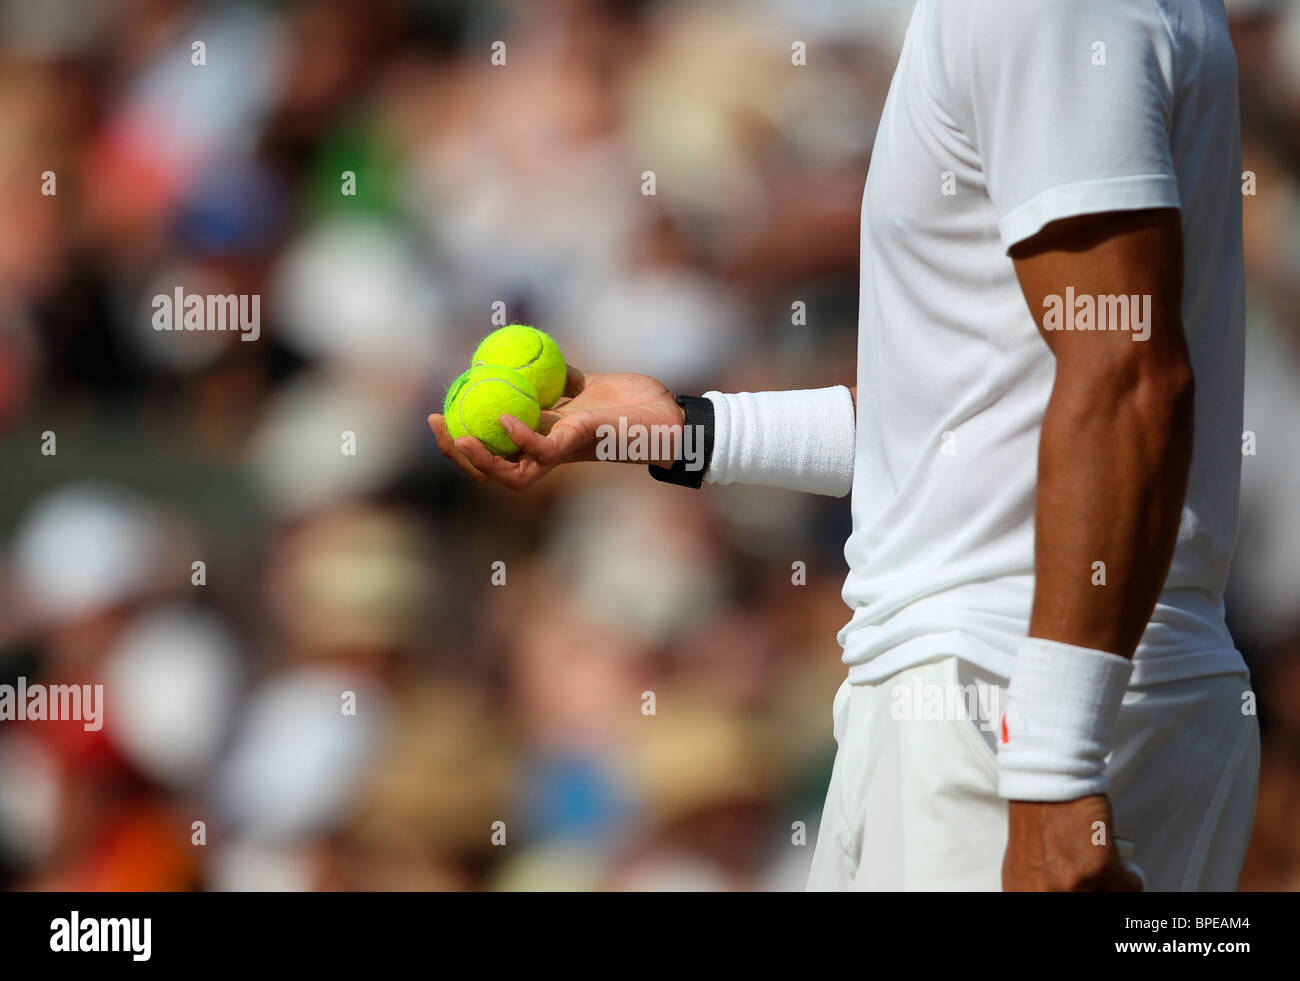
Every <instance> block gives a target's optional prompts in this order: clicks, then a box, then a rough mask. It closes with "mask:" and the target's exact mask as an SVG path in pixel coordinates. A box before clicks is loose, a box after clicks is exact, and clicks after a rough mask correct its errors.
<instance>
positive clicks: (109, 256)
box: [0, 0, 1300, 890]
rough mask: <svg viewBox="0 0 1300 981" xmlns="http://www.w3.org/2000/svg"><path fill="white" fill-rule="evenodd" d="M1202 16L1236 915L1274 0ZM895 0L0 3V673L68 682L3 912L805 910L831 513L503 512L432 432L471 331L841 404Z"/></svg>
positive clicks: (34, 756)
mask: <svg viewBox="0 0 1300 981" xmlns="http://www.w3.org/2000/svg"><path fill="white" fill-rule="evenodd" d="M1229 8H1230V11H1231V13H1232V16H1233V22H1234V36H1235V38H1236V41H1237V45H1238V55H1239V60H1240V62H1241V70H1242V78H1241V93H1242V106H1243V120H1244V124H1245V155H1246V167H1247V168H1248V169H1249V170H1251V171H1253V172H1254V173H1255V175H1256V177H1257V180H1256V182H1255V192H1256V193H1255V195H1254V196H1250V197H1247V198H1246V199H1245V212H1246V236H1247V237H1246V241H1247V253H1246V261H1247V273H1248V277H1249V287H1250V294H1249V297H1248V301H1249V306H1250V312H1249V316H1250V320H1249V333H1250V349H1249V368H1248V372H1249V377H1248V384H1247V407H1246V427H1247V429H1248V430H1249V431H1251V432H1253V433H1254V434H1255V440H1254V446H1253V449H1254V452H1253V454H1252V455H1247V456H1245V457H1244V459H1243V464H1244V470H1245V474H1244V482H1243V522H1242V534H1241V539H1240V543H1239V546H1238V558H1237V562H1236V570H1235V572H1234V580H1233V586H1232V596H1231V602H1230V606H1229V614H1230V618H1231V624H1232V626H1233V629H1234V634H1235V636H1236V637H1237V638H1238V641H1239V646H1240V647H1241V649H1242V650H1243V652H1245V653H1246V654H1247V656H1248V658H1249V660H1250V663H1251V667H1252V670H1253V672H1254V677H1255V688H1256V690H1257V691H1258V692H1259V696H1260V712H1261V721H1262V724H1263V726H1264V759H1263V774H1262V780H1261V790H1260V804H1259V815H1258V821H1257V825H1256V831H1255V838H1254V842H1253V844H1252V850H1251V853H1250V856H1249V858H1248V862H1247V868H1246V871H1245V873H1244V876H1243V880H1242V887H1243V888H1247V889H1297V888H1300V656H1297V655H1300V492H1298V490H1297V489H1298V488H1300V452H1298V451H1300V443H1298V442H1297V440H1296V437H1295V433H1296V432H1297V431H1300V302H1297V301H1300V3H1285V2H1274V3H1269V2H1258V0H1256V2H1250V3H1243V2H1230V3H1229ZM910 10H911V4H910V3H909V2H907V0H853V2H848V0H845V2H829V3H821V4H808V3H803V2H800V0H749V2H739V0H737V2H725V0H716V2H668V0H663V2H653V0H301V2H294V0H282V2H270V0H265V2H252V0H250V2H242V3H241V2H216V0H213V2H199V0H99V2H96V3H85V2H82V0H7V2H0V45H2V47H0V202H2V209H0V213H2V214H3V215H4V221H3V223H2V224H0V473H3V477H4V479H3V481H2V482H0V541H3V543H4V550H3V560H4V561H3V570H2V571H3V581H2V582H0V587H2V589H0V592H2V595H3V612H0V684H14V683H15V681H16V679H17V678H19V677H23V678H26V679H27V681H28V682H29V683H32V682H40V683H45V684H61V683H68V684H73V683H76V684H81V683H92V684H103V685H104V692H105V699H106V705H105V708H104V724H103V728H102V729H100V730H94V731H87V730H86V729H85V728H84V726H82V725H81V724H80V723H68V724H63V723H52V722H51V723H43V724H39V725H37V724H12V723H5V722H0V888H9V889H74V890H82V889H85V890H98V889H150V890H171V889H210V890H250V889H286V890H300V889H304V890H305V889H357V890H396V889H709V890H713V889H718V890H741V889H744V890H755V889H797V888H801V887H802V885H803V882H804V878H805V876H806V871H807V867H808V863H809V861H810V859H811V851H812V846H813V843H814V840H815V836H816V829H817V823H818V820H819V817H820V808H821V801H822V795H823V792H824V789H825V785H826V781H827V779H828V776H829V772H830V764H831V760H832V758H833V754H834V743H833V740H832V737H831V726H830V711H831V699H832V696H833V694H834V691H835V689H836V687H837V685H838V684H839V681H840V680H841V678H842V676H843V668H842V666H841V664H840V663H839V660H838V655H839V649H838V646H837V645H836V642H835V634H836V631H837V630H838V629H839V628H840V627H841V626H842V625H843V623H844V622H845V621H846V620H847V619H848V610H847V609H846V608H845V607H844V606H843V604H842V602H841V600H840V597H839V590H840V586H841V583H842V580H843V576H844V573H845V571H846V570H845V567H844V560H843V556H842V547H843V543H844V540H845V538H846V537H847V534H848V530H849V514H848V506H847V502H846V501H834V500H825V499H819V498H811V497H807V496H798V495H792V494H787V493H784V492H778V491H767V490H762V489H754V488H743V487H732V488H712V489H710V490H709V491H708V492H707V493H704V494H701V495H694V496H691V495H688V494H687V492H685V491H680V490H676V489H673V488H667V487H664V486H662V485H659V484H656V483H654V482H652V481H651V480H649V478H648V477H647V475H646V474H645V472H644V468H638V467H616V466H610V465H599V464H592V465H581V466H575V467H571V468H567V469H566V470H565V471H562V472H560V473H557V474H554V475H552V476H551V477H550V478H548V479H547V480H546V481H544V482H543V483H542V484H541V485H539V486H538V487H537V488H535V489H534V490H533V491H530V492H528V493H526V494H522V495H513V494H510V493H509V492H506V491H504V490H500V489H498V488H492V487H488V488H483V487H479V486H477V485H474V484H472V483H470V482H469V481H468V480H466V479H464V478H463V477H462V476H461V475H460V474H459V473H458V472H457V471H455V470H454V469H453V468H452V467H451V466H450V465H449V464H447V463H446V462H445V461H444V460H443V459H442V457H441V456H440V455H439V454H438V453H437V450H436V446H435V444H434V441H433V437H432V435H431V434H430V433H429V431H428V429H427V427H426V424H425V416H426V415H427V413H428V412H430V411H436V410H437V409H438V408H439V407H440V405H441V398H442V392H443V388H444V386H445V385H446V383H447V382H448V381H450V379H451V378H453V377H454V376H455V375H456V374H458V373H459V372H460V371H461V370H463V368H464V366H465V364H466V361H467V359H468V356H469V353H470V352H471V351H472V350H473V348H474V346H475V344H476V343H477V341H478V339H479V338H480V336H481V335H483V334H484V333H486V332H487V331H489V330H490V329H492V327H493V326H494V325H495V324H496V323H502V322H506V321H507V320H508V321H510V322H514V321H520V322H525V323H535V324H537V325H538V326H540V327H542V328H544V329H546V330H548V331H550V332H551V333H552V334H553V335H554V336H555V337H556V339H557V340H558V341H559V343H560V345H561V347H562V348H563V349H564V351H565V354H566V356H567V358H568V360H569V361H570V363H573V364H576V365H578V366H579V367H581V368H583V369H584V370H589V371H610V370H635V371H642V372H646V373H648V374H651V375H655V376H656V377H658V378H660V379H661V380H663V381H664V382H665V383H666V384H668V385H669V386H670V387H671V388H672V389H674V390H677V391H702V390H704V389H705V388H711V387H717V388H722V389H724V390H733V391H740V390H761V389H776V388H802V387H817V386H823V385H832V384H840V383H849V384H851V383H852V381H853V363H854V362H853V352H854V349H855V344H856V310H857V308H856V304H857V271H858V221H859V207H860V203H861V193H862V183H863V180H864V178H865V174H866V167H867V164H868V162H869V159H870V149H871V144H872V141H873V138H874V132H875V122H876V119H877V118H878V116H879V112H880V108H881V105H882V103H883V99H884V95H885V92H886V90H887V87H888V83H889V79H890V76H891V74H892V71H893V65H894V61H895V58H896V54H897V50H898V47H899V44H900V43H901V37H902V31H903V29H904V28H905V26H906V23H907V19H908V17H909V15H910ZM197 42H201V43H197ZM796 42H802V44H803V45H804V46H805V49H806V52H807V56H806V64H795V63H792V54H795V53H796V48H797V45H796ZM792 45H796V47H795V48H792ZM796 60H798V58H797V56H796ZM49 175H53V183H52V184H51V182H50V180H49ZM43 190H44V191H45V193H42V191H43ZM51 190H53V193H50V191H51ZM647 190H653V193H646V192H647ZM353 192H354V193H353ZM178 287H179V288H181V289H183V290H184V291H185V292H186V293H198V294H247V295H257V296H259V297H260V298H261V329H260V336H259V338H258V339H257V340H256V341H255V342H253V343H245V342H243V341H242V340H241V338H240V336H239V335H238V334H234V333H217V332H165V331H157V330H154V329H153V328H152V326H151V314H152V310H151V300H152V298H153V297H154V296H156V295H158V294H166V295H170V294H171V293H172V292H173V291H174V290H175V289H176V288H178ZM494 318H497V319H496V320H494ZM502 318H504V319H502ZM349 436H350V437H351V443H350V444H349V441H348V439H347V438H346V437H349ZM349 445H350V446H351V447H352V448H353V451H351V452H349V451H348V449H347V447H348V446H349ZM688 497H689V500H688Z"/></svg>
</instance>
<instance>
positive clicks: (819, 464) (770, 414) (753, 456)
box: [704, 385, 855, 497]
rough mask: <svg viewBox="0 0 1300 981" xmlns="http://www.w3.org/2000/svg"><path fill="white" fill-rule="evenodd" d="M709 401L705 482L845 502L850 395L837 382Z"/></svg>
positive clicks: (851, 442)
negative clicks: (710, 449)
mask: <svg viewBox="0 0 1300 981" xmlns="http://www.w3.org/2000/svg"><path fill="white" fill-rule="evenodd" d="M704 397H705V398H707V399H709V401H711V402H712V403H713V416H714V436H713V457H712V459H711V461H710V463H709V469H708V472H707V473H705V475H704V479H705V480H706V481H708V482H709V483H711V484H762V485H764V486H767V487H780V488H783V489H785V490H796V491H804V492H806V493H809V494H826V495H829V496H831V497H843V496H844V495H845V494H847V493H848V492H849V491H850V490H851V489H852V487H853V459H854V454H855V439H854V432H855V429H854V425H855V420H854V413H853V395H852V393H850V392H849V390H848V389H847V388H845V387H844V386H843V385H837V386H835V387H834V388H813V389H805V390H802V391H794V392H741V393H740V394H738V395H724V394H723V393H721V392H705V393H704Z"/></svg>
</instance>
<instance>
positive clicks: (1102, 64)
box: [922, 0, 1180, 250]
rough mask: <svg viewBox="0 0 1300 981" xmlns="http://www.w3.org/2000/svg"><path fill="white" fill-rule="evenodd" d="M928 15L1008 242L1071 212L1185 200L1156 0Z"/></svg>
mask: <svg viewBox="0 0 1300 981" xmlns="http://www.w3.org/2000/svg"><path fill="white" fill-rule="evenodd" d="M922 2H927V0H922ZM929 15H930V16H932V17H936V18H939V23H938V24H936V25H932V26H935V27H937V28H938V30H937V31H936V32H935V34H934V35H932V36H935V37H937V38H938V39H939V42H938V43H939V46H940V49H941V50H938V51H935V52H933V54H934V55H935V57H934V60H933V62H932V64H934V65H935V66H936V67H935V70H934V72H933V75H934V84H935V88H936V89H937V92H936V97H937V99H938V100H939V101H940V102H942V103H944V106H945V108H946V109H947V110H948V112H949V113H950V114H951V115H952V117H953V119H954V121H955V122H956V124H957V125H958V126H959V127H960V128H961V129H962V130H963V131H964V133H965V134H966V137H967V138H968V139H969V140H970V142H971V143H972V144H973V149H974V151H975V153H976V154H978V157H979V160H980V166H981V169H982V171H983V173H984V177H985V182H986V186H987V190H988V195H989V198H990V200H991V201H992V202H993V206H994V208H995V209H996V211H997V216H998V231H999V233H1000V236H1001V240H1002V245H1003V247H1004V248H1006V249H1008V250H1009V249H1010V248H1011V247H1012V246H1013V245H1015V244H1016V243H1017V242H1020V241H1022V240H1024V239H1026V238H1029V237H1030V236H1032V235H1034V234H1035V233H1037V232H1038V231H1039V230H1041V229H1042V228H1043V226H1045V225H1047V224H1048V223H1049V222H1052V221H1056V220H1058V219H1061V218H1068V217H1072V216H1075V215H1083V214H1096V213H1100V212H1105V211H1131V210H1139V209H1145V208H1176V207H1178V206H1179V194H1178V180H1177V177H1176V174H1175V171H1174V163H1173V154H1172V151H1171V147H1170V132H1171V128H1172V119H1173V105H1174V100H1175V97H1176V91H1177V85H1176V82H1175V77H1176V67H1180V66H1176V65H1175V58H1174V52H1175V46H1174V41H1173V38H1172V36H1171V34H1170V30H1169V26H1168V24H1167V23H1166V21H1165V18H1164V14H1163V12H1162V4H1161V2H1160V0H933V4H932V8H931V10H930V11H929Z"/></svg>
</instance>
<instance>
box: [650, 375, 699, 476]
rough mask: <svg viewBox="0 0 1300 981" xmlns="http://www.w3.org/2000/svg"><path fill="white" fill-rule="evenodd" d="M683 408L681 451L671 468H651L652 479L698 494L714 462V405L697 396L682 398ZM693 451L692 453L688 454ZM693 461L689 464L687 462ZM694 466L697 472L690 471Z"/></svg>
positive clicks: (680, 402) (677, 398)
mask: <svg viewBox="0 0 1300 981" xmlns="http://www.w3.org/2000/svg"><path fill="white" fill-rule="evenodd" d="M674 401H675V402H676V403H677V404H678V405H680V406H681V407H682V413H683V415H684V416H685V418H684V419H683V420H682V440H681V449H682V452H680V453H679V454H678V455H677V459H676V461H675V462H674V463H673V465H672V466H671V467H656V466H654V465H653V464H651V466H650V476H651V477H653V478H654V479H655V480H660V481H663V482H664V483H665V484H677V485H678V486H680V487H691V488H694V489H695V490H698V489H699V487H700V485H701V484H702V483H704V475H705V473H707V472H708V469H709V464H710V463H711V462H712V461H713V402H712V400H711V399H706V398H701V397H699V396H697V395H678V396H677V397H676V399H674ZM688 448H689V450H690V453H687V452H685V451H686V450H687V449H688ZM687 457H689V460H688V459H687ZM688 466H690V467H692V468H694V469H687V467H688Z"/></svg>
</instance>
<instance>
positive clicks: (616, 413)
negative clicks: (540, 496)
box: [429, 367, 682, 490]
mask: <svg viewBox="0 0 1300 981" xmlns="http://www.w3.org/2000/svg"><path fill="white" fill-rule="evenodd" d="M564 393H565V396H566V398H564V399H562V400H561V401H560V402H558V403H557V404H556V405H555V406H554V407H553V408H551V409H547V410H544V411H543V412H542V416H541V420H540V422H539V423H538V426H537V430H536V431H534V430H532V429H530V428H529V427H528V426H526V425H524V424H523V423H522V422H521V421H519V420H518V419H516V418H514V417H513V416H505V417H503V420H502V421H503V423H504V424H505V425H506V428H507V431H508V432H509V433H510V438H511V439H512V440H513V441H514V443H515V445H516V446H518V447H519V450H520V452H519V453H518V454H516V455H515V456H513V457H510V458H505V457H499V456H494V455H493V454H492V452H491V451H490V450H488V448H487V447H486V446H484V445H483V443H482V442H480V441H479V440H478V439H476V438H474V437H473V436H462V437H460V438H459V439H456V440H453V439H452V438H451V434H450V433H449V432H448V431H447V424H446V421H445V420H444V419H443V417H442V416H441V415H438V414H436V413H435V414H434V415H431V416H429V428H430V429H432V430H433V433H434V435H435V436H436V437H437V439H438V447H439V449H441V450H442V452H443V454H444V455H445V456H446V457H447V458H448V459H449V460H451V461H452V462H453V463H455V464H456V465H457V466H458V467H460V468H461V469H462V470H464V471H465V472H466V473H468V474H469V475H470V476H471V477H473V478H474V479H475V480H478V481H486V480H495V481H497V482H498V483H500V484H504V485H505V486H506V487H510V488H511V489H513V490H523V489H524V488H526V487H531V486H532V485H533V484H535V483H537V481H539V480H541V479H542V477H544V476H546V474H548V473H550V472H551V471H552V470H554V469H555V468H556V467H558V466H559V465H560V464H562V463H573V462H576V461H581V460H594V459H596V444H597V441H598V439H599V435H598V434H599V431H600V429H601V427H602V426H606V425H610V426H614V427H616V428H617V427H618V425H619V420H620V419H622V420H625V423H624V424H625V425H626V426H635V425H641V426H647V427H649V426H672V425H679V424H680V423H681V421H682V411H681V409H680V408H678V406H677V403H676V402H674V401H673V396H672V393H671V392H669V391H668V388H667V387H666V386H665V385H664V384H663V383H662V382H660V381H658V380H657V379H654V378H651V377H650V376H649V375H639V374H635V373H633V372H617V373H612V374H605V375H584V374H583V373H582V372H580V371H578V369H576V368H573V367H570V368H569V376H568V380H567V383H566V385H565V390H564ZM639 462H641V463H645V462H646V461H644V460H642V461H639Z"/></svg>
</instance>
